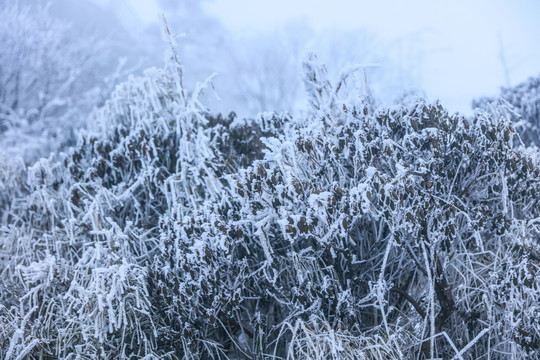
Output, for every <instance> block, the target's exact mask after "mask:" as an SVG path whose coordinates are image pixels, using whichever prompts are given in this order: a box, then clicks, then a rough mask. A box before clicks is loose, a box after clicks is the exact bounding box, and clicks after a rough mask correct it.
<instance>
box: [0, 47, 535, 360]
mask: <svg viewBox="0 0 540 360" xmlns="http://www.w3.org/2000/svg"><path fill="white" fill-rule="evenodd" d="M305 74H306V75H305V76H306V77H305V82H306V88H307V90H308V94H309V96H310V99H311V105H310V106H311V107H310V109H309V111H308V112H307V113H306V115H305V116H304V117H301V118H291V117H290V116H288V115H277V114H272V113H265V114H262V115H261V116H260V118H258V119H254V120H239V119H236V118H235V116H234V114H232V115H230V116H229V117H222V116H212V115H209V114H208V113H206V112H205V110H204V109H203V107H202V106H201V104H200V103H199V101H198V95H199V94H200V92H201V91H202V89H203V88H204V85H205V84H201V85H200V86H198V87H197V88H196V89H195V90H194V91H192V92H190V93H189V94H188V93H187V92H186V90H185V89H184V87H183V85H182V68H181V66H180V65H179V63H178V62H177V61H176V60H174V59H173V60H172V61H171V62H170V64H169V65H168V67H166V68H165V69H163V70H157V69H153V70H149V71H147V72H146V73H145V75H144V76H143V77H141V78H131V79H130V80H128V81H127V82H126V83H124V84H122V85H121V86H119V87H118V88H117V89H116V91H115V92H114V94H113V95H112V97H111V99H110V100H109V101H108V102H107V103H106V104H105V106H104V107H103V108H101V109H99V110H98V111H97V112H95V113H94V115H93V122H94V123H95V124H96V127H95V128H94V129H92V131H90V132H88V133H87V134H86V135H83V136H82V137H81V139H80V141H79V143H78V145H77V146H76V147H75V148H74V149H73V150H72V151H70V152H69V153H67V154H64V155H59V156H57V157H54V156H51V157H50V158H49V159H42V160H40V161H38V162H37V163H35V164H34V165H33V166H30V167H28V168H25V167H24V166H23V165H22V164H19V163H15V162H13V161H8V160H6V161H4V162H2V163H0V220H1V228H0V231H1V232H0V264H1V267H0V272H1V278H0V349H1V350H0V354H1V355H2V357H3V358H6V359H14V358H25V357H27V358H36V359H37V358H62V359H117V358H118V359H128V358H129V359H131V358H145V359H151V358H186V359H189V358H201V359H210V358H216V359H218V358H221V359H227V358H228V359H238V358H246V359H265V358H268V359H270V358H289V359H403V358H409V359H418V358H423V359H428V358H437V357H438V358H448V359H450V358H456V359H460V358H462V359H464V358H484V357H485V358H491V359H506V358H510V357H511V356H516V357H523V356H525V355H531V356H538V354H539V351H540V320H539V319H540V277H539V276H538V274H539V270H540V246H539V243H538V240H539V231H540V221H539V219H540V203H539V202H540V168H538V166H536V165H535V164H533V162H532V161H531V159H530V158H529V157H527V156H525V155H523V154H522V153H520V152H519V151H517V150H515V149H514V147H513V143H512V140H513V138H514V135H515V132H514V129H513V127H512V126H511V123H510V121H509V120H508V119H507V117H506V115H505V113H504V112H503V110H499V108H497V107H494V108H493V109H492V110H491V111H490V112H478V113H477V114H476V115H474V116H473V117H471V118H466V117H463V116H460V115H449V114H448V113H447V112H446V110H445V109H444V108H443V107H442V106H441V105H440V104H438V103H435V104H427V103H426V102H425V101H423V100H418V101H416V102H414V103H413V104H411V105H407V106H402V107H397V108H394V109H378V110H375V111H374V110H372V107H371V106H370V105H368V103H367V102H364V101H363V100H362V99H360V98H358V97H356V96H355V93H354V90H351V91H348V90H347V89H346V84H345V83H344V79H345V78H346V77H344V78H343V81H342V83H340V84H336V85H335V86H333V85H332V84H330V82H329V81H328V80H327V78H326V73H325V69H324V68H323V67H321V66H320V65H318V64H317V62H316V60H315V59H314V58H313V57H310V58H309V59H308V60H307V61H306V63H305ZM511 354H512V355H511Z"/></svg>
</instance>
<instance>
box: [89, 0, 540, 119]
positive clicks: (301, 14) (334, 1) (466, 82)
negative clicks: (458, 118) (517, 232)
mask: <svg viewBox="0 0 540 360" xmlns="http://www.w3.org/2000/svg"><path fill="white" fill-rule="evenodd" d="M108 1H111V0H95V2H101V3H107V2H108ZM112 1H114V0H112ZM125 1H127V2H129V3H130V4H131V5H132V6H133V7H134V10H135V12H136V13H137V14H138V15H139V16H140V17H141V19H142V20H143V21H144V22H145V23H147V24H148V23H152V22H154V21H156V19H157V18H158V15H157V14H158V13H159V8H158V6H157V5H156V1H155V0H125ZM205 5H206V8H207V9H208V11H209V12H210V13H211V14H213V15H214V16H216V17H217V18H218V19H219V20H220V21H221V22H222V23H223V24H224V25H225V27H226V28H228V29H230V30H231V31H233V32H244V31H251V32H253V31H257V30H260V31H266V30H273V29H275V28H278V27H280V26H282V25H284V24H286V23H289V22H292V21H295V20H303V21H306V22H307V23H308V24H310V25H311V26H312V27H313V28H314V29H316V30H317V31H320V32H325V31H329V30H332V29H359V28H361V29H366V30H369V31H370V32H371V33H374V34H375V35H377V36H378V37H380V38H381V39H385V40H394V39H399V38H400V37H404V36H410V35H412V36H414V35H415V34H421V37H420V36H419V37H418V47H419V48H420V51H421V52H422V53H423V54H424V59H423V68H422V69H421V75H422V88H423V90H425V92H426V94H427V95H428V97H429V98H430V99H432V100H433V99H436V98H439V99H440V100H441V101H442V102H443V105H445V106H447V107H448V108H449V109H450V110H452V111H457V110H459V111H467V110H468V109H469V106H470V102H471V99H472V98H474V97H478V96H482V95H495V94H497V93H498V89H499V87H500V86H502V85H505V77H504V71H503V66H502V64H501V61H500V58H499V51H500V42H499V38H500V39H501V40H502V44H503V47H504V49H505V56H506V60H507V63H508V70H509V71H508V72H509V78H510V83H511V84H512V85H514V84H516V83H519V82H521V81H523V80H525V79H526V78H527V77H529V76H533V75H538V74H539V73H540V21H539V19H540V1H539V0H468V1H466V0H452V1H450V0H447V1H442V0H414V1H410V0H408V1H399V0H392V1H391V0H371V1H366V0H357V1H354V0H328V1H324V0H271V1H270V0H210V1H207V3H206V4H205Z"/></svg>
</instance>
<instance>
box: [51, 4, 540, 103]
mask: <svg viewBox="0 0 540 360" xmlns="http://www.w3.org/2000/svg"><path fill="white" fill-rule="evenodd" d="M52 5H53V7H52V9H53V10H54V13H55V14H56V13H57V14H58V16H62V17H64V18H65V19H67V20H69V21H71V22H73V24H76V25H77V26H81V27H86V28H88V29H89V30H90V29H92V28H94V29H96V30H97V31H99V32H102V33H103V34H104V35H109V36H111V38H113V39H114V37H115V35H116V36H118V37H119V38H121V37H125V39H124V40H121V39H118V42H119V44H118V46H119V47H121V46H122V45H121V44H123V45H124V46H125V47H126V50H129V51H126V52H125V53H124V55H125V56H128V57H132V58H133V59H132V60H142V61H143V62H144V64H145V65H146V64H148V65H159V64H160V61H161V58H162V52H163V49H164V43H163V42H162V41H160V36H161V35H160V29H159V26H160V24H159V21H160V15H161V14H163V13H164V14H165V15H166V17H167V20H168V22H169V25H170V27H171V30H172V31H174V32H175V33H179V34H184V36H183V37H182V38H180V39H179V44H180V45H181V50H182V52H181V56H182V57H183V60H184V62H185V67H186V77H187V78H188V80H189V81H190V82H195V81H202V80H204V79H205V78H206V77H207V76H209V75H210V74H212V73H213V72H217V73H218V77H217V78H216V81H215V83H216V86H217V88H216V90H217V92H218V95H219V96H220V98H221V99H222V101H221V103H222V104H217V105H216V106H217V107H218V109H219V110H223V111H226V110H228V109H227V107H231V106H232V104H234V105H235V106H232V108H235V109H242V108H243V107H244V106H247V109H245V110H247V111H250V112H251V111H264V110H270V109H276V108H277V109H279V110H289V111H290V110H292V109H291V107H293V108H294V107H295V105H296V106H298V104H297V102H298V103H301V102H302V99H301V97H302V96H301V95H302V94H301V93H302V85H301V76H300V67H301V62H302V59H303V56H305V53H307V52H309V51H313V52H315V53H317V54H318V56H319V58H320V59H321V60H322V61H323V62H324V63H325V64H326V66H327V68H328V70H329V72H330V73H331V74H334V76H335V74H337V73H338V72H339V71H340V70H341V68H342V67H343V66H344V65H345V64H347V63H353V64H356V63H359V64H369V65H376V66H371V67H369V68H367V69H366V72H367V80H368V86H370V87H372V88H373V89H372V91H374V92H376V94H377V95H378V96H379V97H380V98H382V99H383V100H385V101H391V100H392V99H393V98H395V97H398V96H399V95H400V93H402V92H405V91H416V92H419V93H422V94H425V95H426V96H427V97H429V98H430V99H432V100H434V99H440V100H441V101H442V103H443V105H444V106H446V107H448V108H449V109H450V110H451V111H460V112H469V111H470V103H471V100H472V99H473V98H475V97H479V96H484V95H495V94H496V93H498V91H499V88H500V87H501V86H511V85H515V84H516V83H518V82H521V81H524V80H525V79H527V77H529V76H532V75H536V74H537V73H538V71H539V69H538V64H539V62H538V60H539V59H540V42H539V40H538V35H540V24H539V23H538V21H537V16H538V14H540V3H539V2H537V1H534V0H518V1H502V0H495V1H488V0H477V1H462V0H460V1H452V2H448V1H418V0H416V1H412V2H411V1H407V2H404V1H388V0H386V1H377V2H374V1H350V0H349V1H347V0H337V1H322V0H316V1H309V0H295V1H286V0H273V1H267V0H264V1H248V0H206V1H204V0H203V1H200V0H199V1H193V0H191V1H190V0H176V1H175V0H114V1H112V0H92V1H90V0H80V1H76V2H74V1H68V0H56V1H52ZM133 50H137V51H133ZM119 52H120V53H121V52H122V50H119ZM128 52H134V53H128ZM233 83H234V84H235V85H232V84H233ZM230 86H238V89H237V94H234V98H233V99H231V98H228V97H229V95H230V96H232V95H233V94H231V93H230V90H229V89H227V88H228V87H230ZM246 102H249V103H250V104H249V105H248V104H246ZM224 103H227V104H231V105H229V106H227V105H225V104H224ZM238 103H240V104H238ZM242 104H244V105H242ZM232 108H231V109H230V110H232Z"/></svg>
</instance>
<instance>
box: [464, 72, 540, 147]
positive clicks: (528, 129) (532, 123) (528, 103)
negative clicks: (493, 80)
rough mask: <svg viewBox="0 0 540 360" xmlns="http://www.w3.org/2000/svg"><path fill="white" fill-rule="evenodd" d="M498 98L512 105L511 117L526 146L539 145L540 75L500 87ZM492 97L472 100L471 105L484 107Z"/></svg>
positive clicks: (491, 100) (492, 99)
mask: <svg viewBox="0 0 540 360" xmlns="http://www.w3.org/2000/svg"><path fill="white" fill-rule="evenodd" d="M499 98H500V99H503V100H504V101H506V102H508V103H509V104H510V105H512V107H513V111H512V112H511V114H510V115H511V119H512V121H513V122H514V127H515V129H516V130H517V131H518V133H519V136H520V138H521V140H522V141H523V143H524V144H525V145H526V146H536V147H538V146H539V145H540V76H536V77H531V78H529V79H528V80H527V81H525V82H523V83H521V84H519V85H517V86H515V87H505V88H502V90H501V94H500V95H499ZM496 101H497V100H496V99H494V98H481V99H478V100H475V101H473V107H475V108H486V107H487V106H488V104H489V103H492V102H496Z"/></svg>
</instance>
